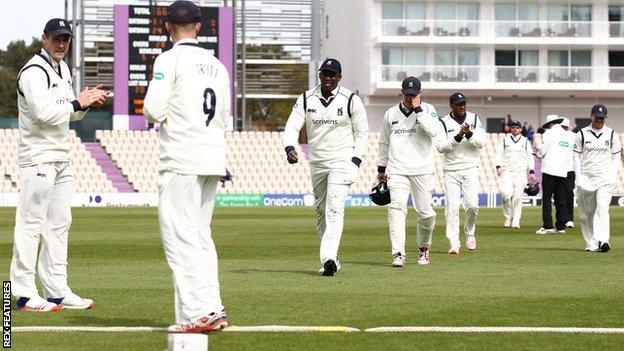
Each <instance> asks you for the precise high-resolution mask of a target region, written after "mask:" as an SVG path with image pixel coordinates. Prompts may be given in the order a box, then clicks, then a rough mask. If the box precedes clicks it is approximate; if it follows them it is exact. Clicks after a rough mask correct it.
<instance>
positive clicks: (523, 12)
mask: <svg viewBox="0 0 624 351" xmlns="http://www.w3.org/2000/svg"><path fill="white" fill-rule="evenodd" d="M518 19H519V20H520V21H537V20H539V7H538V6H537V4H518Z"/></svg>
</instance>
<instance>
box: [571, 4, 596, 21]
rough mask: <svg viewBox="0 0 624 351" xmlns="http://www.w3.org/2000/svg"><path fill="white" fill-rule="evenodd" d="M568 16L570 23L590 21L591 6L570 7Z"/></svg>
mask: <svg viewBox="0 0 624 351" xmlns="http://www.w3.org/2000/svg"><path fill="white" fill-rule="evenodd" d="M570 15H571V16H570V17H572V21H591V6H590V5H572V6H570Z"/></svg>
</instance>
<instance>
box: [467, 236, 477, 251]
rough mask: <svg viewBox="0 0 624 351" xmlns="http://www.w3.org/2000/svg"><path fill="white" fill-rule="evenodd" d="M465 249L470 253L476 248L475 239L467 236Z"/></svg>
mask: <svg viewBox="0 0 624 351" xmlns="http://www.w3.org/2000/svg"><path fill="white" fill-rule="evenodd" d="M466 248H468V250H470V251H472V250H474V249H476V248H477V238H475V237H474V236H469V237H467V238H466Z"/></svg>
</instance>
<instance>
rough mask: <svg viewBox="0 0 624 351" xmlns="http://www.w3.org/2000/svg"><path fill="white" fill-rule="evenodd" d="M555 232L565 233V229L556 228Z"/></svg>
mask: <svg viewBox="0 0 624 351" xmlns="http://www.w3.org/2000/svg"><path fill="white" fill-rule="evenodd" d="M557 234H565V229H561V230H557Z"/></svg>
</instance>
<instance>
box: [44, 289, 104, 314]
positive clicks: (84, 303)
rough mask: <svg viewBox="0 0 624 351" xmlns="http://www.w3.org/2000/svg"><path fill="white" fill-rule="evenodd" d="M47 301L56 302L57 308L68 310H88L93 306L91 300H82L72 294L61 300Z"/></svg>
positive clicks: (49, 299) (50, 299)
mask: <svg viewBox="0 0 624 351" xmlns="http://www.w3.org/2000/svg"><path fill="white" fill-rule="evenodd" d="M48 301H52V302H56V301H58V304H59V306H61V307H63V308H64V309H68V310H88V309H89V308H92V307H93V306H95V303H94V302H93V300H91V299H83V298H82V297H80V296H78V295H76V294H74V293H72V294H69V295H67V296H65V297H64V298H61V299H53V298H48Z"/></svg>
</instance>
